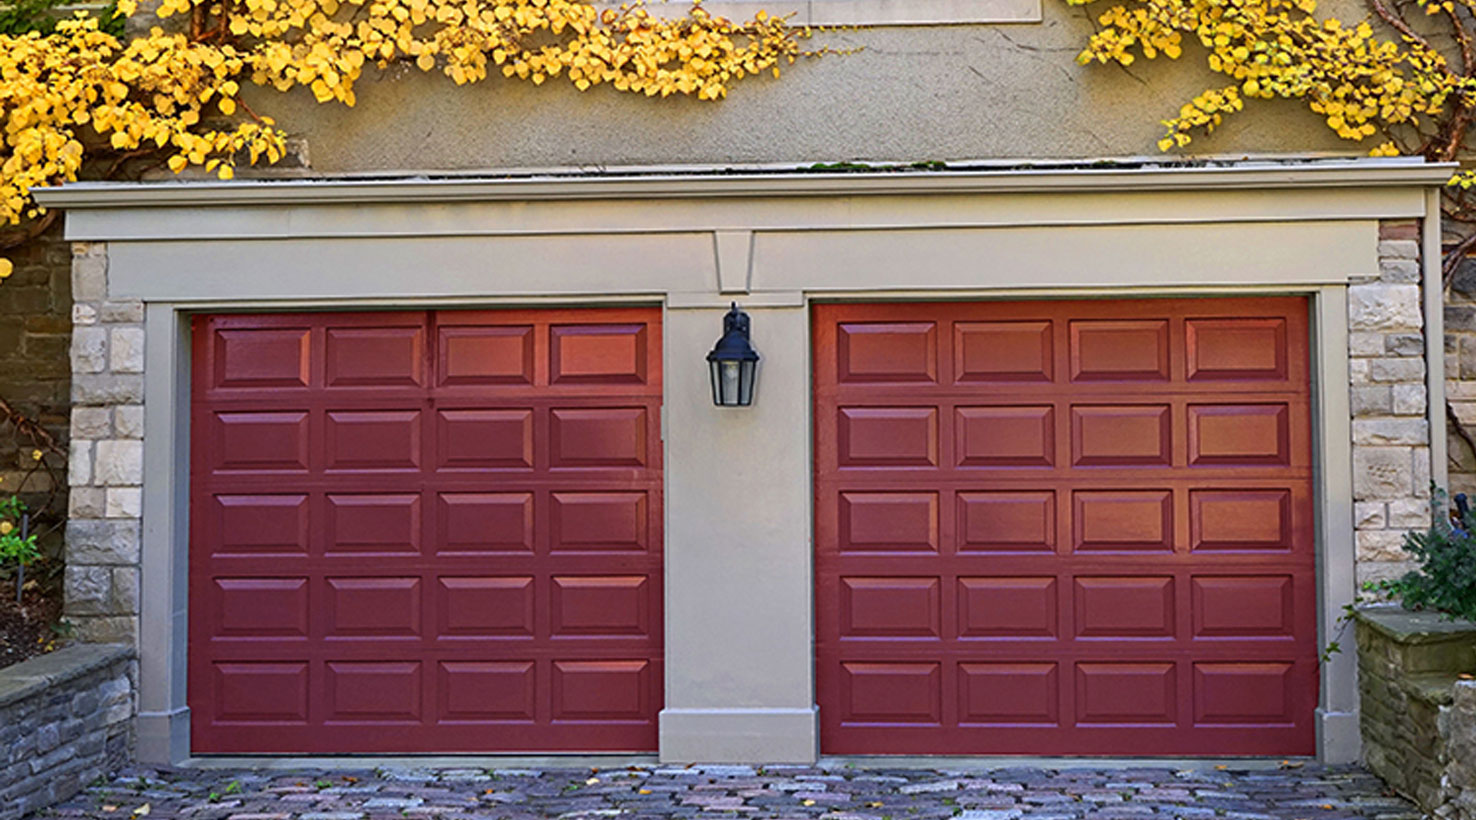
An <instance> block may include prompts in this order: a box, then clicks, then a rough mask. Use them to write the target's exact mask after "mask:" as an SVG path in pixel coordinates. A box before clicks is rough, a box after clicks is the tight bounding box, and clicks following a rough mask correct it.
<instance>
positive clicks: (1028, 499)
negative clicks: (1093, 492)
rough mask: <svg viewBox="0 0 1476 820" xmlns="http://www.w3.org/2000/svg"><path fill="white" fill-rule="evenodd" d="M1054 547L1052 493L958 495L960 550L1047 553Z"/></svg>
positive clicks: (973, 493) (1001, 492) (1054, 524)
mask: <svg viewBox="0 0 1476 820" xmlns="http://www.w3.org/2000/svg"><path fill="white" fill-rule="evenodd" d="M1055 548H1056V494H1055V493H1053V492H1050V491H1049V490H1045V491H1040V492H1035V491H1019V492H1005V491H1000V492H961V493H959V494H958V551H959V552H1015V551H1029V552H1049V551H1051V550H1054V549H1055Z"/></svg>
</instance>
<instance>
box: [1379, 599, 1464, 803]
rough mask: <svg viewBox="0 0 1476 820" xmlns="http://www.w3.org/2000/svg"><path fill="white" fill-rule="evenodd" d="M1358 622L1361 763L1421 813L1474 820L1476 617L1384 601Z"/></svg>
mask: <svg viewBox="0 0 1476 820" xmlns="http://www.w3.org/2000/svg"><path fill="white" fill-rule="evenodd" d="M1355 620H1356V623H1357V640H1358V687H1359V694H1360V700H1361V704H1360V718H1359V719H1360V724H1361V728H1362V732H1363V758H1364V762H1365V763H1366V764H1367V765H1368V767H1369V769H1370V770H1372V771H1373V772H1374V773H1375V774H1377V775H1378V776H1379V777H1382V778H1383V779H1384V780H1385V781H1387V782H1388V783H1389V785H1390V786H1393V787H1394V788H1395V789H1396V790H1398V791H1399V792H1400V793H1401V794H1403V795H1405V796H1406V797H1408V798H1410V799H1411V800H1413V801H1415V803H1417V804H1418V805H1419V806H1420V808H1421V809H1423V810H1424V811H1426V812H1428V813H1430V814H1432V815H1438V816H1440V817H1444V818H1461V820H1467V819H1468V818H1469V819H1470V820H1476V679H1467V678H1469V677H1470V676H1471V675H1472V674H1476V623H1472V622H1470V621H1463V620H1449V619H1447V618H1445V617H1443V616H1441V615H1439V614H1436V613H1430V612H1411V611H1409V610H1406V609H1403V608H1402V607H1399V606H1397V605H1387V604H1385V605H1378V606H1369V607H1363V608H1361V609H1359V610H1358V614H1357V616H1356V618H1355ZM1463 675H1465V676H1467V678H1463V677H1462V676H1463Z"/></svg>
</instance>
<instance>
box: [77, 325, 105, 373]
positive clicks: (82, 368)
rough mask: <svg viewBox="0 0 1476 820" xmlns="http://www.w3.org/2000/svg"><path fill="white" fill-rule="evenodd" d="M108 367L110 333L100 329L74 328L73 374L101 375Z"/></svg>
mask: <svg viewBox="0 0 1476 820" xmlns="http://www.w3.org/2000/svg"><path fill="white" fill-rule="evenodd" d="M107 367H108V332H107V331H106V330H104V329H102V328H100V327H85V326H84V327H77V328H72V372H73V373H101V372H103V371H104V370H106V369H107Z"/></svg>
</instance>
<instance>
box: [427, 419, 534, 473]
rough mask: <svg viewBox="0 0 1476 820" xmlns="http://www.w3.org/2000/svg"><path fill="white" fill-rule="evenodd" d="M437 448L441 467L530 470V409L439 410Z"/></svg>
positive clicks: (531, 428) (531, 467) (531, 436)
mask: <svg viewBox="0 0 1476 820" xmlns="http://www.w3.org/2000/svg"><path fill="white" fill-rule="evenodd" d="M436 448H437V449H438V450H439V451H440V462H441V469H444V470H531V469H533V411H532V410H521V409H519V410H442V411H440V412H438V413H437V414H436Z"/></svg>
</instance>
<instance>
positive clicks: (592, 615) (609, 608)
mask: <svg viewBox="0 0 1476 820" xmlns="http://www.w3.org/2000/svg"><path fill="white" fill-rule="evenodd" d="M552 583H553V586H552V592H551V596H552V601H551V606H550V608H551V610H552V613H553V614H552V622H551V625H550V629H551V630H552V632H553V634H554V635H632V636H636V635H645V634H647V633H648V632H649V631H650V629H651V604H650V602H651V593H650V581H649V580H648V579H647V578H646V576H644V575H591V576H577V577H576V576H555V577H554V578H553V582H552Z"/></svg>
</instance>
